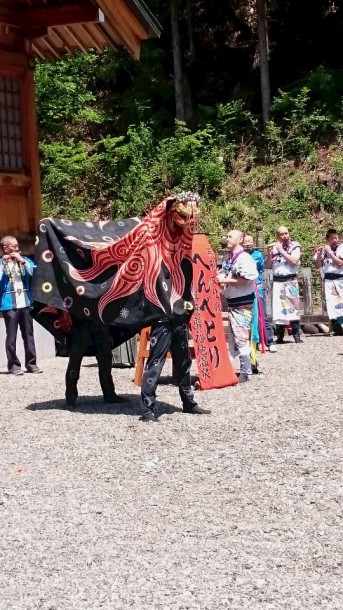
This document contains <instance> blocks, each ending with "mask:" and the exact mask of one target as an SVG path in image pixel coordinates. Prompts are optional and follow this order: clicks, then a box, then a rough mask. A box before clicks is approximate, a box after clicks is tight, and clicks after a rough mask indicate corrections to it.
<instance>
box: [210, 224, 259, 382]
mask: <svg viewBox="0 0 343 610" xmlns="http://www.w3.org/2000/svg"><path fill="white" fill-rule="evenodd" d="M243 239H244V235H243V233H242V232H241V231H236V230H233V231H230V232H229V233H228V237H227V249H228V251H229V254H230V255H229V258H228V260H227V261H225V263H224V265H223V269H221V270H220V271H219V274H218V281H219V283H220V284H221V285H222V286H223V288H224V296H225V297H226V299H227V304H228V320H229V327H228V330H229V348H230V353H231V356H232V357H235V356H237V355H239V360H240V375H239V382H240V383H242V382H244V381H248V380H249V379H250V376H251V374H252V369H251V362H250V329H251V321H252V312H253V303H254V298H255V290H254V284H255V280H256V279H257V276H258V273H257V268H256V263H255V261H254V260H253V259H252V257H251V256H250V254H248V253H247V252H245V251H244V248H243Z"/></svg>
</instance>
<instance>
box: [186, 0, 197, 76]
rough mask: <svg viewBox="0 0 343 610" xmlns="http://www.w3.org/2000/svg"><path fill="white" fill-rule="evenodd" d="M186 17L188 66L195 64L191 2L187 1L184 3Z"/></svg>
mask: <svg viewBox="0 0 343 610" xmlns="http://www.w3.org/2000/svg"><path fill="white" fill-rule="evenodd" d="M186 15H187V28H188V40H189V62H190V64H193V63H194V62H195V45H194V33H193V16H192V2H191V0H187V2H186Z"/></svg>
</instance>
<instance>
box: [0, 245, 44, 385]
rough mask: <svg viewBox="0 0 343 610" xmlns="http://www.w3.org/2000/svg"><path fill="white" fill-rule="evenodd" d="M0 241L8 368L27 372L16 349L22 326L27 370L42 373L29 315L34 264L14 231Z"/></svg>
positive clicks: (1, 308) (0, 287) (0, 301)
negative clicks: (20, 246) (23, 251)
mask: <svg viewBox="0 0 343 610" xmlns="http://www.w3.org/2000/svg"><path fill="white" fill-rule="evenodd" d="M0 244H1V248H2V250H3V256H2V258H1V259H0V311H1V312H2V315H3V318H4V322H5V327H6V343H5V348H6V356H7V369H8V372H9V373H12V375H23V374H24V371H22V369H21V363H20V360H19V358H18V356H17V352H16V343H17V333H18V326H19V328H20V331H21V334H22V338H23V342H24V350H25V367H26V370H27V372H28V373H41V372H42V371H41V370H40V369H39V368H38V366H37V359H36V347H35V341H34V335H33V320H32V317H31V315H30V306H31V304H32V296H31V292H30V278H31V277H32V274H33V269H34V264H33V261H32V260H31V259H29V258H27V257H26V256H22V255H21V253H20V249H19V244H18V241H17V239H16V238H15V237H12V235H6V236H5V237H3V238H2V239H1V242H0Z"/></svg>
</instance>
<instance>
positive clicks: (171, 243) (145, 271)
mask: <svg viewBox="0 0 343 610" xmlns="http://www.w3.org/2000/svg"><path fill="white" fill-rule="evenodd" d="M167 203H168V199H164V200H163V201H162V202H161V203H160V204H159V205H158V206H156V207H155V208H154V209H153V210H152V211H151V212H150V214H148V215H147V216H146V217H145V218H144V219H143V221H142V222H141V223H140V224H139V225H137V226H136V227H135V228H134V229H133V230H132V231H130V233H128V235H126V236H125V237H123V238H122V239H120V240H119V241H117V242H115V243H113V244H109V245H104V243H103V242H102V243H98V242H83V241H81V240H78V242H79V243H80V244H82V245H83V246H86V247H88V248H89V247H90V248H91V257H92V265H91V267H89V269H85V270H82V271H80V270H77V269H75V268H74V267H72V266H71V265H70V264H68V268H69V274H70V276H71V277H72V278H73V279H75V280H77V281H79V282H87V281H92V280H93V279H95V278H96V277H98V276H99V275H100V274H101V273H103V272H104V271H106V270H107V269H109V268H111V267H113V266H118V270H117V272H116V275H115V278H114V280H113V282H112V284H111V285H110V287H109V289H108V290H107V292H105V294H104V295H103V296H102V298H101V299H100V301H99V315H100V317H102V314H103V311H104V309H105V307H106V306H107V305H108V304H109V303H111V302H112V301H114V300H116V299H119V298H121V297H123V296H128V295H130V294H133V293H134V292H136V290H137V289H139V288H140V287H141V286H143V290H144V293H145V296H146V298H147V299H148V300H149V301H150V302H151V303H153V304H154V305H156V306H157V307H160V308H161V309H162V310H163V311H165V309H164V307H163V305H162V303H161V301H160V299H159V298H158V295H157V278H158V275H159V273H160V271H161V265H162V262H163V263H164V264H165V265H166V267H167V269H168V270H169V273H170V278H171V294H170V307H171V310H173V307H174V304H175V303H176V301H177V300H178V299H180V298H181V297H182V295H183V293H184V290H185V278H184V275H183V273H182V269H181V264H182V261H183V260H184V259H189V260H191V248H192V238H193V231H192V228H191V226H190V225H186V226H184V227H179V226H176V225H175V224H174V223H172V222H170V221H169V219H168V213H167Z"/></svg>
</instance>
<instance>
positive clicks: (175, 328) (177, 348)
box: [141, 320, 197, 415]
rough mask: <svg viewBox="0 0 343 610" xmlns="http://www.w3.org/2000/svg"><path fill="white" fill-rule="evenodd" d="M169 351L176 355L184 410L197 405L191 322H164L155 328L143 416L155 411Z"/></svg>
mask: <svg viewBox="0 0 343 610" xmlns="http://www.w3.org/2000/svg"><path fill="white" fill-rule="evenodd" d="M168 351H170V352H171V355H172V361H173V369H174V374H175V381H176V383H177V385H178V386H179V392H180V397H181V401H182V405H183V408H184V409H192V408H193V407H194V406H196V405H197V403H196V402H195V400H194V394H193V391H192V388H191V375H190V369H191V364H192V358H191V355H190V350H189V347H188V329H187V323H186V322H178V323H177V322H176V323H175V322H174V323H173V322H171V321H169V320H163V321H161V322H159V323H157V324H154V325H153V326H152V328H151V333H150V353H149V358H148V360H147V363H146V367H145V370H144V374H143V378H142V392H141V398H142V407H143V415H144V414H147V413H149V412H151V411H153V410H154V405H155V403H156V388H157V385H158V381H159V378H160V375H161V372H162V368H163V365H164V363H165V361H166V357H167V353H168Z"/></svg>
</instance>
